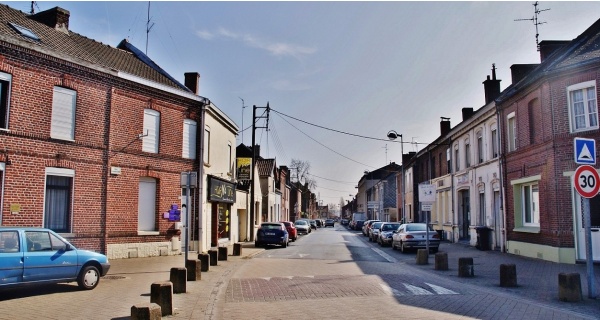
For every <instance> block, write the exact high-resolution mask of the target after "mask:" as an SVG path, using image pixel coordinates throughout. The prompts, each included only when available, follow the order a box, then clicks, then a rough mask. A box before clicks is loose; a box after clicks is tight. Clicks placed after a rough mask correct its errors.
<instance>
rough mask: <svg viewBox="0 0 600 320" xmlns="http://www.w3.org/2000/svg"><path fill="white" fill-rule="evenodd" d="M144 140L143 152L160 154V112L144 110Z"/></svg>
mask: <svg viewBox="0 0 600 320" xmlns="http://www.w3.org/2000/svg"><path fill="white" fill-rule="evenodd" d="M143 135H144V138H143V139H142V151H143V152H149V153H158V143H159V141H160V112H158V111H156V110H153V109H144V132H143Z"/></svg>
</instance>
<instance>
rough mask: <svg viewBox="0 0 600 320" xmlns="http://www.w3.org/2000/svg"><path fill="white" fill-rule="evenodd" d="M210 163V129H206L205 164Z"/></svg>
mask: <svg viewBox="0 0 600 320" xmlns="http://www.w3.org/2000/svg"><path fill="white" fill-rule="evenodd" d="M209 163H210V129H209V128H205V129H204V164H209Z"/></svg>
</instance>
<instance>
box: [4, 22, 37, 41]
mask: <svg viewBox="0 0 600 320" xmlns="http://www.w3.org/2000/svg"><path fill="white" fill-rule="evenodd" d="M8 24H9V25H10V26H11V27H12V28H13V29H15V30H16V31H17V32H18V33H20V34H21V35H22V36H24V37H27V38H29V39H32V40H35V41H40V38H39V37H38V36H37V35H36V34H35V33H34V32H33V31H31V30H29V29H27V28H25V27H23V26H20V25H18V24H16V23H12V22H9V23H8Z"/></svg>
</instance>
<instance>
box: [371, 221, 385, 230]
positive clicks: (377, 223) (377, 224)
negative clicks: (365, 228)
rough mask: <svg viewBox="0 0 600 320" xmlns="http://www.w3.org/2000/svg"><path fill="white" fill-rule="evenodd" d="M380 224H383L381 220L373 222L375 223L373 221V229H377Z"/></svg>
mask: <svg viewBox="0 0 600 320" xmlns="http://www.w3.org/2000/svg"><path fill="white" fill-rule="evenodd" d="M382 224H383V222H375V223H373V229H379V227H381V225H382Z"/></svg>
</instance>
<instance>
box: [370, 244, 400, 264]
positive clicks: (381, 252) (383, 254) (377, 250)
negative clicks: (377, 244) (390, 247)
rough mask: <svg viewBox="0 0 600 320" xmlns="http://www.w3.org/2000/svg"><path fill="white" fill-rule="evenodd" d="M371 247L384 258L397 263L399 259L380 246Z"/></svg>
mask: <svg viewBox="0 0 600 320" xmlns="http://www.w3.org/2000/svg"><path fill="white" fill-rule="evenodd" d="M371 249H373V251H375V252H377V254H378V255H380V256H381V257H382V258H384V259H385V260H387V261H388V262H391V263H396V262H398V260H396V258H394V257H392V256H390V255H389V254H387V253H385V252H383V251H382V250H381V249H379V248H373V247H371Z"/></svg>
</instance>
